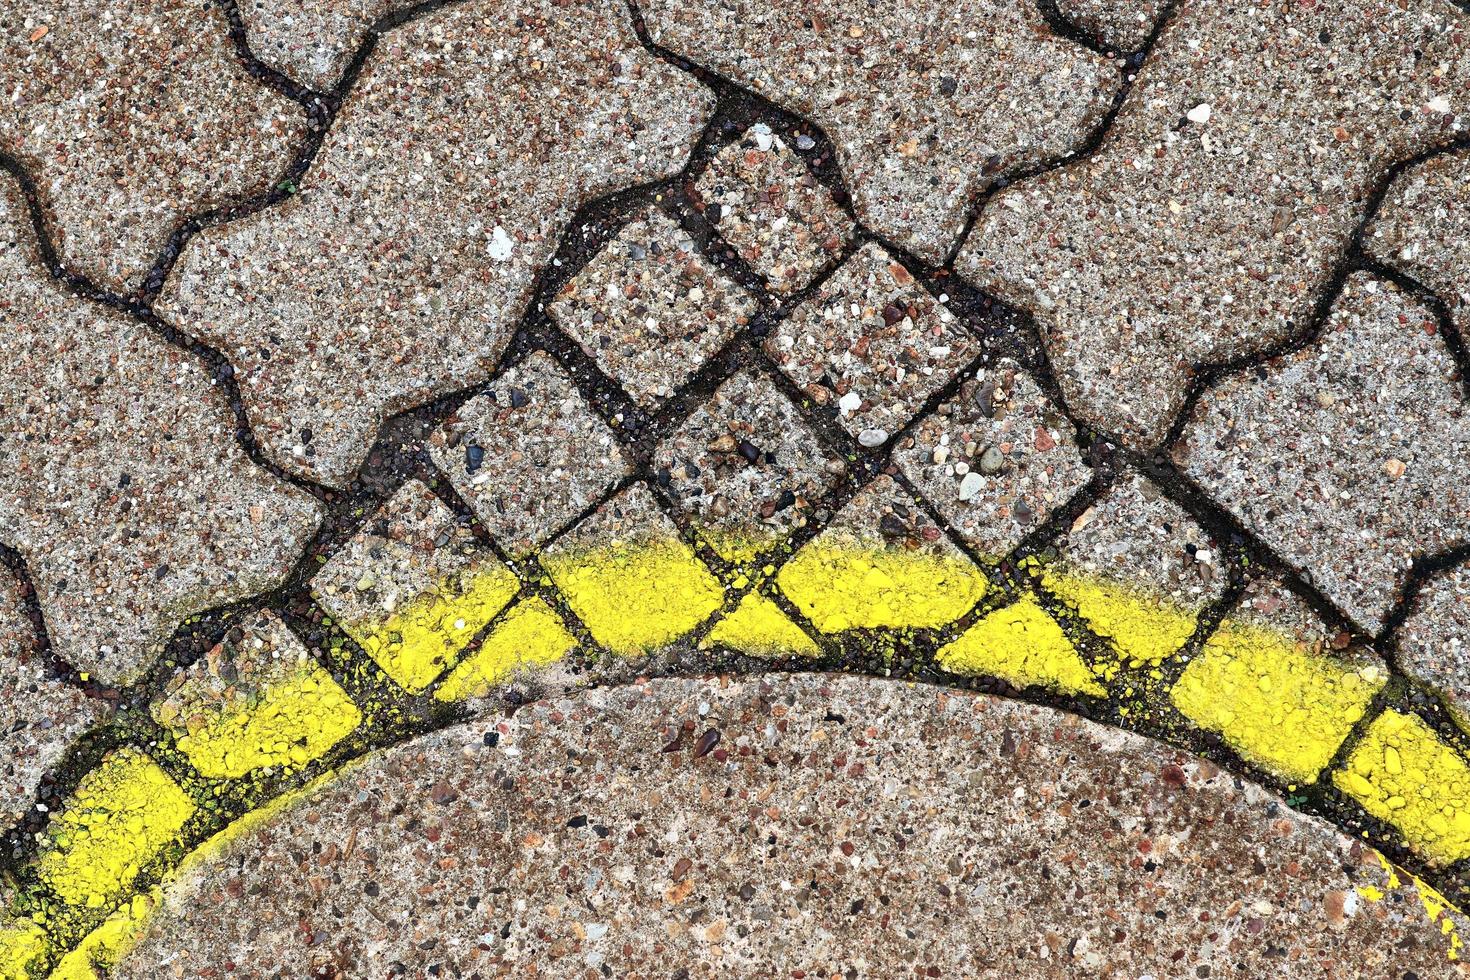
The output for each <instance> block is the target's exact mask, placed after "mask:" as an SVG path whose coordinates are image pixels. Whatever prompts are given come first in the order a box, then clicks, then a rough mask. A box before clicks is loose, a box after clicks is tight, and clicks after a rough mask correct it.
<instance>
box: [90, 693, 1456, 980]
mask: <svg viewBox="0 0 1470 980" xmlns="http://www.w3.org/2000/svg"><path fill="white" fill-rule="evenodd" d="M686 722H687V723H688V724H689V725H690V728H691V730H690V731H689V732H688V734H685V735H681V736H677V737H674V738H672V739H671V733H679V732H680V729H681V727H682V726H683V725H684V724H685V723H686ZM711 728H714V729H716V730H718V731H719V732H720V735H721V738H720V741H719V743H718V745H717V747H716V749H715V750H714V751H713V752H710V753H709V754H706V755H703V756H700V757H696V754H695V753H696V750H697V747H698V746H699V745H700V744H702V743H701V741H700V737H699V733H701V732H703V731H706V730H709V729H711ZM671 740H672V741H674V744H675V748H674V750H673V751H661V750H662V749H663V747H664V745H665V744H667V743H669V742H670V741H671ZM1043 869H1044V870H1043ZM324 894H325V896H328V897H324ZM1436 898H1437V896H1433V895H1432V893H1429V892H1426V891H1422V890H1421V889H1420V887H1418V886H1416V885H1415V884H1413V883H1410V882H1409V881H1407V880H1401V879H1399V878H1398V877H1397V876H1396V875H1395V874H1394V873H1393V872H1392V871H1391V870H1390V869H1388V868H1386V867H1385V866H1384V865H1383V864H1381V863H1380V859H1379V858H1378V857H1377V855H1376V854H1375V853H1374V852H1373V851H1371V850H1370V849H1368V848H1367V847H1365V846H1364V845H1363V844H1362V843H1361V842H1358V841H1354V840H1353V839H1352V838H1350V837H1348V836H1345V835H1343V834H1341V833H1339V832H1337V831H1336V830H1334V829H1333V828H1331V827H1329V826H1328V825H1327V824H1325V823H1324V822H1322V821H1320V820H1318V819H1316V818H1313V817H1309V816H1304V815H1301V814H1297V813H1294V812H1292V811H1291V810H1290V809H1288V808H1287V807H1286V806H1285V805H1284V804H1283V802H1282V800H1281V799H1280V798H1279V797H1277V796H1275V795H1274V794H1271V793H1268V792H1266V791H1264V790H1262V789H1260V788H1259V787H1258V786H1256V785H1254V784H1252V783H1249V782H1245V781H1242V780H1239V779H1238V778H1237V777H1235V776H1234V775H1232V774H1231V773H1229V772H1226V771H1223V770H1221V769H1218V768H1217V767H1215V766H1213V765H1211V764H1210V763H1207V762H1202V761H1196V760H1191V759H1189V758H1188V757H1187V756H1184V755H1182V754H1180V753H1179V752H1177V751H1176V750H1173V749H1168V748H1165V747H1162V746H1159V745H1158V744H1156V743H1150V742H1148V741H1146V740H1144V739H1141V738H1139V737H1138V736H1135V735H1129V734H1126V733H1121V732H1117V731H1115V730H1111V729H1107V728H1103V727H1101V726H1098V725H1094V724H1092V723H1089V722H1086V721H1081V720H1079V719H1076V718H1075V717H1071V716H1068V715H1066V714H1063V713H1061V712H1058V711H1056V710H1055V709H1051V708H1046V707H1039V706H1031V705H1020V704H1016V703H1013V702H1005V701H999V700H995V699H991V698H987V697H984V696H977V695H974V694H969V693H962V692H944V691H939V690H936V689H934V688H931V687H927V686H922V685H905V684H899V683H892V682H884V681H877V680H872V679H866V678H857V677H842V676H837V677H830V676H811V675H795V676H791V677H782V676H772V677H770V678H767V679H760V680H749V681H743V682H742V681H733V682H730V681H727V680H709V681H701V680H667V681H655V682H653V683H650V684H646V685H639V686H635V687H628V688H612V689H602V690H594V691H589V692H586V693H584V694H581V695H578V696H576V697H566V698H557V699H554V700H549V701H545V702H538V703H535V704H532V705H528V706H526V707H523V708H521V709H520V710H519V711H517V712H516V713H515V714H514V716H511V717H497V718H494V719H487V720H485V721H481V722H477V723H474V724H471V725H468V726H461V727H454V728H450V729H447V730H445V731H443V732H440V733H437V734H434V735H430V736H427V737H425V738H423V739H420V740H418V741H415V742H412V743H410V744H408V745H404V746H400V747H398V748H395V749H393V750H391V751H389V752H387V753H384V754H382V755H380V756H376V757H374V758H372V759H370V760H368V761H367V762H366V763H364V764H363V765H362V766H360V767H357V768H355V769H354V770H352V771H351V772H349V773H345V774H343V776H342V777H341V778H340V779H339V780H338V781H337V782H335V783H331V784H327V785H324V786H321V787H319V788H316V789H314V790H313V791H311V792H310V793H309V794H307V795H305V796H304V797H302V798H300V799H298V800H296V801H294V802H293V803H292V804H291V805H290V806H289V807H288V808H287V809H286V811H285V812H284V813H282V814H280V815H279V816H278V817H277V818H276V819H275V820H273V821H271V822H268V823H265V824H263V825H261V826H258V827H255V828H252V829H251V830H250V831H249V832H248V833H246V834H245V835H242V836H241V837H240V839H238V840H236V841H234V842H233V843H230V844H228V845H227V846H226V847H225V848H224V849H223V850H222V851H221V852H220V853H219V854H218V855H217V856H216V857H214V858H212V859H211V860H209V861H207V862H206V863H203V864H201V865H200V866H198V867H197V868H196V869H195V870H193V871H191V872H189V873H187V875H186V877H185V879H184V881H183V882H181V883H180V885H179V887H178V888H177V889H176V890H175V891H174V892H173V893H172V894H171V895H170V896H169V897H168V898H167V899H166V903H165V906H164V908H163V910H162V912H161V914H160V917H159V919H158V922H157V924H156V925H155V926H154V928H153V929H152V930H151V932H150V934H149V935H148V936H147V937H146V938H145V939H144V940H143V942H142V944H141V945H140V946H139V947H138V948H137V949H136V950H134V951H133V952H132V953H131V954H130V955H129V956H128V957H127V959H126V960H125V961H124V962H123V963H122V964H121V965H120V967H119V969H118V970H117V971H116V972H115V974H114V976H115V977H117V978H118V980H135V978H136V980H143V978H147V980H153V978H156V977H159V976H164V977H168V976H174V975H176V974H177V975H181V976H183V977H204V976H238V977H242V978H247V980H248V978H263V977H275V976H281V975H292V976H294V975H298V974H302V975H316V976H328V977H330V976H342V977H357V976H376V975H378V973H379V972H380V968H381V967H383V965H384V964H400V965H401V971H402V972H403V973H404V975H406V976H433V975H436V973H437V975H438V976H445V977H452V976H461V977H470V976H474V975H476V974H478V975H480V976H482V977H490V976H501V975H517V976H531V975H537V976H541V975H546V976H583V975H587V974H589V973H590V974H592V975H603V974H604V973H606V974H608V975H613V976H630V975H637V976H670V975H674V974H676V973H678V971H681V970H685V971H688V974H689V975H690V976H790V975H792V974H793V973H794V972H796V971H800V972H802V973H803V974H804V975H806V976H808V977H831V976H874V977H896V976H929V977H932V976H935V975H936V973H937V974H938V975H939V976H941V977H984V978H1001V977H1026V978H1033V977H1034V978H1041V977H1060V976H1073V975H1109V974H1111V975H1116V976H1129V977H1142V976H1157V977H1167V976H1181V977H1221V976H1227V975H1228V976H1282V975H1289V976H1293V977H1314V978H1318V977H1320V978H1326V977H1331V976H1344V975H1347V976H1363V977H1370V976H1372V977H1390V976H1392V977H1401V976H1403V975H1405V974H1410V975H1417V976H1419V977H1425V978H1427V977H1445V976H1450V975H1452V974H1453V971H1454V970H1455V968H1454V967H1453V966H1451V965H1449V964H1448V963H1447V962H1446V959H1445V956H1446V952H1447V950H1448V948H1449V946H1450V942H1451V937H1447V936H1445V935H1442V934H1441V932H1440V930H1441V928H1442V925H1441V922H1439V921H1435V920H1434V919H1433V918H1432V917H1431V915H1430V914H1428V913H1427V911H1426V910H1427V907H1428V906H1430V903H1431V902H1433V901H1434V900H1435V899H1436ZM1436 907H1442V906H1436ZM1443 915H1444V918H1443V920H1442V922H1443V928H1446V929H1447V930H1452V929H1454V928H1457V927H1458V928H1461V929H1463V928H1464V919H1463V918H1462V917H1461V916H1460V915H1459V914H1458V913H1455V912H1453V911H1446V912H1444V913H1443ZM232 966H233V969H232V968H231V967H232Z"/></svg>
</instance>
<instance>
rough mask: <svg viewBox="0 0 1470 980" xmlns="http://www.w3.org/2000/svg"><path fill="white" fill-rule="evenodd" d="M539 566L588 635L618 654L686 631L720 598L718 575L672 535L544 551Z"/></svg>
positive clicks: (645, 647) (631, 653)
mask: <svg viewBox="0 0 1470 980" xmlns="http://www.w3.org/2000/svg"><path fill="white" fill-rule="evenodd" d="M541 564H542V567H543V568H545V569H546V571H547V574H549V575H550V576H551V578H552V581H554V582H555V583H556V585H557V588H559V589H561V592H562V595H563V596H565V597H566V600H567V604H568V605H570V606H571V607H572V610H573V611H574V612H575V613H576V614H577V615H578V616H579V617H581V620H582V622H583V623H585V624H586V626H587V629H588V631H589V632H591V634H592V638H593V639H595V640H596V641H597V642H598V643H599V644H601V645H602V646H604V647H606V648H607V649H609V650H611V651H612V652H614V653H617V654H621V655H624V656H637V655H639V654H643V653H648V652H650V651H652V650H656V649H658V648H659V647H661V646H664V645H665V644H668V643H672V642H673V641H674V640H677V639H679V638H680V637H682V636H685V635H687V634H688V633H690V632H691V631H692V630H693V629H694V628H695V627H697V626H698V625H699V624H700V623H703V622H704V621H705V620H706V619H708V618H709V616H710V614H711V613H713V612H714V611H715V610H716V609H719V608H720V604H721V603H722V602H723V601H724V589H723V588H722V587H721V585H720V582H719V580H718V579H716V578H715V577H714V575H713V574H712V573H711V572H710V570H709V569H708V568H706V567H705V565H704V563H703V562H701V561H700V560H699V558H698V557H697V556H696V555H695V554H694V552H693V550H692V549H690V547H689V546H688V545H687V544H685V543H684V542H683V541H681V540H679V539H678V538H674V537H668V538H660V539H655V540H651V541H649V540H644V541H635V540H628V541H613V542H611V543H609V544H608V545H605V546H603V547H601V548H594V549H590V550H589V549H582V548H572V549H569V550H567V551H564V552H558V553H552V552H544V553H543V554H542V555H541Z"/></svg>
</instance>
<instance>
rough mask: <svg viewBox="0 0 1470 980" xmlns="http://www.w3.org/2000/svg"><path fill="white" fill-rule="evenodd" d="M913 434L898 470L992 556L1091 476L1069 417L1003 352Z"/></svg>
mask: <svg viewBox="0 0 1470 980" xmlns="http://www.w3.org/2000/svg"><path fill="white" fill-rule="evenodd" d="M910 437H911V441H910V442H908V443H907V444H906V445H903V446H900V447H899V448H898V449H897V450H896V451H895V452H894V454H893V455H894V459H895V460H896V461H897V462H898V465H899V466H900V467H901V468H902V470H903V472H904V475H905V476H907V477H908V478H909V479H910V480H911V481H913V484H914V485H915V486H916V487H918V489H919V492H921V493H922V494H923V495H924V496H925V497H926V498H927V499H928V500H929V501H930V502H931V503H933V504H934V506H935V507H937V508H938V509H939V512H940V513H941V514H943V515H944V518H945V520H947V521H949V523H950V526H952V527H953V528H954V529H955V530H956V531H958V532H959V533H960V534H961V535H962V536H963V537H964V539H965V540H966V541H968V542H969V543H970V544H971V545H973V546H974V547H975V548H976V549H977V550H978V551H980V552H981V553H983V554H986V555H989V556H993V557H998V556H1001V555H1005V554H1007V553H1008V552H1010V550H1011V549H1012V548H1014V547H1015V546H1016V545H1017V544H1019V543H1020V541H1021V538H1022V537H1024V536H1025V534H1026V533H1027V532H1028V531H1030V530H1031V529H1032V528H1034V527H1036V526H1037V525H1038V524H1040V523H1042V522H1043V521H1045V520H1046V519H1047V518H1048V517H1049V516H1050V515H1051V513H1052V511H1053V510H1055V509H1056V508H1057V507H1058V506H1059V505H1061V504H1063V503H1066V501H1067V500H1068V499H1069V498H1071V497H1072V495H1073V494H1075V493H1076V492H1077V491H1078V490H1081V489H1082V488H1083V487H1084V486H1086V485H1087V482H1088V480H1089V479H1091V476H1092V470H1091V469H1090V468H1088V466H1087V465H1086V464H1085V463H1083V461H1082V454H1081V452H1080V451H1079V450H1078V449H1077V443H1076V438H1075V431H1074V429H1073V427H1072V423H1071V422H1069V421H1068V420H1067V417H1066V416H1065V415H1063V414H1062V413H1061V412H1060V411H1059V410H1058V409H1057V408H1056V406H1054V405H1052V404H1051V402H1049V401H1048V400H1047V398H1046V396H1045V395H1043V394H1042V393H1041V389H1039V388H1038V387H1037V386H1036V382H1035V381H1033V380H1032V379H1031V376H1030V375H1028V374H1027V373H1026V372H1025V371H1024V370H1022V368H1021V366H1020V365H1019V364H1016V363H1015V362H1014V361H1011V360H1008V359H1002V360H1000V361H997V362H996V364H995V365H994V366H993V367H989V368H982V369H981V370H979V371H977V372H976V374H975V377H974V378H972V379H970V380H968V381H966V382H965V383H964V384H962V385H961V386H960V390H959V394H958V395H957V396H956V397H955V398H954V399H953V400H951V401H948V402H945V403H944V404H943V405H941V406H939V408H938V409H937V410H936V411H935V412H934V414H932V415H930V416H928V417H926V418H924V419H921V420H920V421H919V423H918V424H917V425H916V426H914V428H913V430H912V431H911V433H910Z"/></svg>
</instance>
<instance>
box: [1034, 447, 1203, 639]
mask: <svg viewBox="0 0 1470 980" xmlns="http://www.w3.org/2000/svg"><path fill="white" fill-rule="evenodd" d="M1056 548H1057V551H1058V552H1059V557H1058V560H1057V561H1055V562H1054V563H1052V564H1049V565H1047V566H1046V567H1045V568H1044V569H1043V571H1042V583H1043V584H1044V585H1045V587H1046V588H1047V589H1048V590H1049V591H1051V592H1052V593H1054V594H1055V595H1057V596H1059V597H1060V598H1061V599H1062V600H1063V601H1064V602H1066V603H1067V604H1068V605H1070V606H1072V607H1074V608H1075V609H1076V610H1077V612H1078V614H1079V615H1080V616H1081V617H1082V618H1083V619H1084V620H1086V621H1087V624H1088V626H1090V627H1091V628H1092V629H1093V631H1094V632H1096V633H1098V634H1100V635H1101V636H1104V637H1107V638H1108V639H1109V640H1111V642H1112V643H1113V645H1114V646H1115V647H1116V648H1117V649H1118V651H1119V652H1120V653H1122V654H1123V655H1124V656H1125V657H1126V658H1129V659H1130V660H1132V661H1133V662H1135V663H1140V664H1141V663H1157V662H1158V661H1161V660H1163V659H1164V658H1165V657H1167V656H1169V655H1170V654H1172V653H1174V652H1175V651H1176V650H1178V649H1179V648H1180V647H1181V646H1182V645H1183V644H1184V642H1185V641H1186V640H1188V639H1189V637H1190V635H1191V634H1193V632H1194V629H1195V626H1196V624H1197V622H1198V617H1199V613H1200V612H1201V611H1202V610H1203V609H1204V608H1205V606H1207V605H1209V604H1210V603H1211V602H1213V601H1215V600H1217V599H1219V598H1220V596H1221V595H1222V594H1223V593H1224V591H1225V584H1226V581H1225V575H1224V572H1223V571H1222V569H1221V568H1220V558H1219V552H1218V550H1217V545H1216V543H1215V542H1214V541H1212V540H1211V539H1210V537H1209V535H1208V534H1207V533H1206V532H1205V530H1204V528H1202V527H1200V526H1199V525H1198V524H1197V523H1196V522H1195V521H1194V520H1193V518H1191V517H1190V516H1189V515H1188V514H1187V513H1185V512H1184V510H1183V509H1182V508H1181V507H1180V506H1179V505H1178V504H1176V503H1174V502H1173V501H1171V500H1169V498H1167V497H1165V496H1164V494H1163V492H1162V491H1160V490H1159V489H1158V487H1156V486H1154V485H1153V484H1152V483H1150V482H1149V481H1148V479H1147V478H1145V477H1144V476H1143V475H1142V474H1139V473H1136V472H1131V471H1130V472H1128V473H1126V474H1124V476H1123V477H1122V479H1121V480H1120V481H1119V482H1118V483H1117V484H1115V485H1114V486H1112V487H1111V488H1109V489H1108V490H1107V491H1106V492H1105V493H1104V494H1103V496H1102V497H1101V499H1099V500H1098V502H1097V503H1096V504H1094V505H1093V506H1092V507H1089V508H1088V509H1087V510H1086V511H1084V512H1083V514H1082V515H1081V516H1080V517H1078V518H1077V520H1076V521H1074V522H1073V523H1072V526H1071V528H1070V529H1068V530H1067V532H1066V533H1064V534H1063V535H1062V536H1061V537H1060V538H1059V539H1058V540H1057V544H1056Z"/></svg>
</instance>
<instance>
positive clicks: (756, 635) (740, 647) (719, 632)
mask: <svg viewBox="0 0 1470 980" xmlns="http://www.w3.org/2000/svg"><path fill="white" fill-rule="evenodd" d="M702 646H704V647H705V648H706V649H708V648H709V647H714V646H722V647H726V648H728V649H730V650H734V651H735V652H736V653H743V654H746V655H747V656H751V657H816V656H819V655H820V654H821V652H822V650H821V648H820V647H818V646H817V644H816V642H815V641H814V640H813V639H812V638H811V637H810V636H807V635H806V633H805V632H803V631H802V629H801V627H800V626H797V625H796V624H795V623H793V622H792V621H791V617H789V616H787V615H786V613H784V612H782V611H781V607H780V606H778V605H776V604H775V603H774V602H772V601H771V600H770V599H768V598H766V597H765V596H763V595H760V594H759V593H756V592H750V593H747V594H746V595H745V597H744V598H743V599H741V600H740V603H739V605H737V606H736V607H735V609H734V611H733V612H731V613H729V614H728V615H727V616H725V618H723V619H721V620H720V621H719V622H718V623H716V624H715V628H714V629H712V630H710V632H709V635H708V636H706V637H705V638H704V643H703V644H702Z"/></svg>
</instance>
